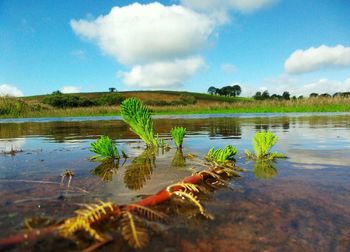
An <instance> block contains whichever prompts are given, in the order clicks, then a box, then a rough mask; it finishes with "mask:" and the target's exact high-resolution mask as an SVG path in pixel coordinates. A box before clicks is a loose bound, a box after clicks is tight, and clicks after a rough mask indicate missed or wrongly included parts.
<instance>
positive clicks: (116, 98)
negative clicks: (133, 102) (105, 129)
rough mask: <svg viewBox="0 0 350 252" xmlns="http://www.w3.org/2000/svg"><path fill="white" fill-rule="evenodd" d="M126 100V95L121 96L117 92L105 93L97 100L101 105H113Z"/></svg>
mask: <svg viewBox="0 0 350 252" xmlns="http://www.w3.org/2000/svg"><path fill="white" fill-rule="evenodd" d="M124 100H125V97H124V96H121V95H119V94H116V93H111V94H106V95H103V96H102V97H101V98H99V99H98V100H97V103H98V104H99V105H106V106H112V105H120V104H121V103H122V102H123V101H124Z"/></svg>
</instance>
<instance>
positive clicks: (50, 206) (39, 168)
mask: <svg viewBox="0 0 350 252" xmlns="http://www.w3.org/2000/svg"><path fill="white" fill-rule="evenodd" d="M97 119H98V120H97ZM179 125H181V126H184V127H186V128H187V132H188V134H187V137H186V138H185V141H184V146H185V148H184V150H183V152H184V153H183V154H184V155H186V154H188V153H193V154H196V155H198V156H199V157H200V158H202V157H203V156H204V154H205V153H206V152H207V151H208V149H209V148H210V147H223V146H224V145H226V144H232V145H234V146H236V147H237V149H238V150H239V153H238V155H237V165H239V166H240V167H243V168H245V169H246V171H245V172H243V173H242V174H241V175H242V177H241V178H240V179H233V180H231V181H230V187H229V188H221V189H218V190H216V191H214V192H213V193H211V194H210V195H209V196H208V197H207V198H206V199H203V201H202V202H203V204H204V205H205V207H206V209H207V211H208V212H210V213H211V214H213V215H214V216H215V219H214V220H213V221H208V220H203V219H201V218H191V219H187V218H184V217H183V216H172V218H171V221H170V222H169V223H168V224H167V225H165V226H164V227H162V231H161V232H159V233H157V234H154V235H152V240H151V243H150V244H149V245H148V246H147V247H146V248H145V250H147V251H154V250H160V251H192V250H196V251H350V183H349V180H350V165H349V164H350V151H349V150H350V115H349V114H289V115H283V114H269V115H266V116H263V115H244V114H241V115H239V116H237V115H225V116H220V115H215V116H208V115H200V116H196V118H191V116H176V117H158V118H157V119H156V120H155V126H156V130H157V132H159V133H160V135H161V136H162V137H164V138H166V139H167V140H168V142H169V143H170V145H171V146H173V144H172V143H171V141H170V137H169V133H168V132H169V131H170V129H171V128H172V127H173V126H179ZM261 129H270V130H271V131H273V132H274V133H275V134H276V135H277V136H278V137H279V142H278V144H277V145H276V146H275V148H274V150H277V151H279V152H282V153H286V154H287V156H288V159H286V160H278V161H277V162H276V163H273V164H264V165H263V166H261V165H260V166H259V165H257V164H255V163H254V162H251V161H246V160H245V158H244V154H243V151H244V149H252V146H251V139H252V137H253V135H254V134H255V132H256V131H258V130H261ZM99 135H108V136H110V137H111V138H112V139H115V140H116V143H117V144H118V147H119V148H120V149H122V150H124V151H125V152H126V153H127V154H128V155H129V156H130V158H129V159H128V160H126V162H125V164H123V165H122V163H123V160H122V161H121V162H120V164H119V167H118V168H115V169H111V170H110V172H109V173H106V172H101V171H103V169H102V168H103V167H99V168H96V167H98V166H99V165H100V164H99V163H96V162H90V161H89V160H88V157H89V156H91V153H90V152H89V145H90V143H91V142H92V141H94V140H95V139H96V138H97V137H98V136H99ZM11 148H13V149H16V150H22V152H18V153H16V155H14V156H11V155H9V154H8V155H5V154H1V155H0V237H4V236H6V235H7V234H9V233H15V232H16V231H18V230H20V229H22V228H23V220H24V219H25V218H30V217H33V216H42V217H53V218H56V219H61V218H64V217H70V216H72V213H73V212H74V210H76V209H77V208H78V207H79V206H78V204H81V203H92V202H95V201H96V199H102V200H112V201H114V202H117V203H119V204H124V203H130V202H133V201H135V200H137V199H140V198H142V197H144V196H146V195H151V194H154V193H156V192H157V191H159V190H160V189H162V188H164V187H165V186H167V185H169V184H171V183H174V182H177V181H179V180H181V179H182V178H183V177H186V176H188V175H190V174H192V173H193V172H194V171H198V170H201V169H204V168H205V167H204V166H202V165H201V163H200V162H199V161H198V160H190V159H186V160H185V162H186V164H185V165H184V164H183V163H182V162H183V160H178V159H175V157H176V151H175V148H172V149H171V150H170V151H168V152H164V153H162V151H160V152H159V153H156V154H155V155H154V157H151V158H150V157H149V155H146V153H144V145H143V143H142V142H140V141H139V140H138V139H137V137H136V136H135V135H134V134H133V133H131V132H130V131H129V130H128V126H127V125H126V124H124V123H123V122H121V121H120V120H118V117H113V120H111V118H110V117H109V118H108V117H107V118H85V120H81V119H80V120H74V121H72V120H67V119H50V120H48V119H45V120H44V121H40V120H37V119H29V120H28V119H26V120H23V119H21V120H7V121H3V120H2V123H0V152H4V151H10V150H11ZM135 159H136V160H135ZM176 161H177V162H176ZM142 164H145V167H146V169H140V167H142ZM65 169H70V170H72V171H74V173H75V176H74V177H73V180H72V182H71V187H70V188H69V189H68V188H67V186H66V185H64V186H62V185H60V182H61V174H62V173H63V171H64V170H65ZM94 174H100V176H101V177H99V176H96V175H94ZM135 178H136V179H135ZM65 183H67V181H65ZM48 248H49V247H48V245H41V246H39V247H35V250H37V251H38V250H52V247H50V248H51V249H48ZM102 250H103V251H116V250H125V251H127V250H129V249H128V247H127V245H126V244H125V243H124V242H121V241H120V242H115V243H112V244H109V245H107V246H105V247H104V248H103V249H102Z"/></svg>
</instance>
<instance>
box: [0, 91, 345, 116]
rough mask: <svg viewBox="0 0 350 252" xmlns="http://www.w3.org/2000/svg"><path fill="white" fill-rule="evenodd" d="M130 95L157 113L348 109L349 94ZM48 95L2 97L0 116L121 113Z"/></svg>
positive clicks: (88, 95)
mask: <svg viewBox="0 0 350 252" xmlns="http://www.w3.org/2000/svg"><path fill="white" fill-rule="evenodd" d="M108 94H109V93H102V92H101V93H79V94H72V95H74V96H78V97H81V98H85V99H88V100H93V99H98V98H99V97H101V96H103V95H108ZM118 94H119V95H121V96H123V97H125V98H129V97H136V98H139V99H141V100H142V101H144V102H145V103H146V104H147V105H148V106H149V107H150V108H151V110H152V112H153V113H155V114H203V113H213V114H215V113H272V112H283V113H284V112H286V113H287V112H348V111H350V98H346V97H335V98H332V97H329V98H327V97H315V98H304V99H296V100H263V101H261V100H254V99H251V98H244V97H223V96H215V95H208V94H201V93H192V92H177V91H129V92H119V93H118ZM183 96H185V97H192V98H193V97H194V99H195V101H196V102H195V104H177V105H169V103H174V104H176V102H179V101H180V99H181V97H183ZM46 97H48V95H41V96H30V97H23V98H20V99H16V98H7V97H2V98H0V117H2V118H9V117H10V118H11V117H14V118H17V117H63V116H104V115H119V106H118V105H112V106H107V105H103V106H92V107H76V108H55V107H52V106H50V105H47V104H43V100H44V99H45V98H46Z"/></svg>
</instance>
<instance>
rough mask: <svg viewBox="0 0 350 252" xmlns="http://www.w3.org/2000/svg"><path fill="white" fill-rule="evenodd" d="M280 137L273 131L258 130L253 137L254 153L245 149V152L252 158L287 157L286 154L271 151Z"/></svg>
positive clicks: (271, 158)
mask: <svg viewBox="0 0 350 252" xmlns="http://www.w3.org/2000/svg"><path fill="white" fill-rule="evenodd" d="M277 141H278V137H277V136H276V135H274V134H273V133H272V132H271V131H265V130H263V131H261V132H256V133H255V136H254V138H253V148H254V152H255V153H254V154H253V153H251V152H250V151H249V150H245V154H246V155H247V157H248V158H251V159H265V160H273V159H275V158H285V157H286V156H285V155H284V154H281V153H278V152H270V149H271V148H272V147H273V146H274V145H275V144H276V143H277Z"/></svg>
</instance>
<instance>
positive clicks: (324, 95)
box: [320, 93, 331, 98]
mask: <svg viewBox="0 0 350 252" xmlns="http://www.w3.org/2000/svg"><path fill="white" fill-rule="evenodd" d="M320 96H321V97H327V98H329V97H331V95H330V94H327V93H324V94H321V95H320Z"/></svg>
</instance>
